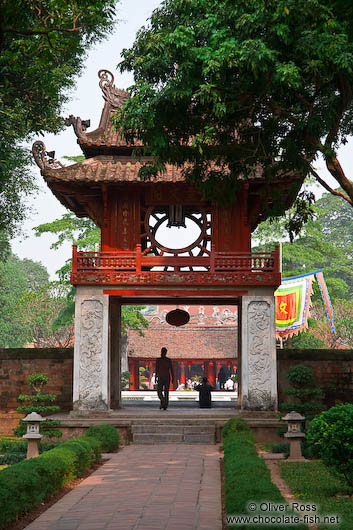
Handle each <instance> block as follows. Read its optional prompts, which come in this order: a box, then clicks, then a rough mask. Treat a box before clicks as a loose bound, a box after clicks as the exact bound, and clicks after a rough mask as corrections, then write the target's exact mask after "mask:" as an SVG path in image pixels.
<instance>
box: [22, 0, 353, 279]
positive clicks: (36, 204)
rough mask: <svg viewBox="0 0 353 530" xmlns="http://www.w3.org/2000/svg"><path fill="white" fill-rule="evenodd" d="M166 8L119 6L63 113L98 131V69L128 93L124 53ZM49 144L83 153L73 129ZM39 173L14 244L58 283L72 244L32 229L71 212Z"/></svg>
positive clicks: (347, 156) (347, 150)
mask: <svg viewBox="0 0 353 530" xmlns="http://www.w3.org/2000/svg"><path fill="white" fill-rule="evenodd" d="M160 3H161V2H160V0H122V1H121V2H120V5H119V6H118V18H119V22H118V24H117V26H116V29H115V32H114V34H113V35H112V36H111V37H110V38H109V39H108V40H106V41H104V42H103V43H101V44H100V45H98V46H96V48H94V49H92V50H91V51H90V52H89V55H88V58H87V61H86V67H85V70H84V72H83V75H82V76H81V77H80V79H78V81H77V85H76V88H75V89H74V90H73V92H72V97H71V100H70V103H69V104H68V105H67V107H66V108H65V110H64V112H63V113H62V114H63V116H64V117H66V116H69V115H70V114H73V115H74V116H80V117H81V118H82V119H90V120H91V127H90V130H94V129H95V128H96V127H97V126H98V122H99V118H100V114H101V110H102V107H103V99H102V93H101V90H100V88H99V85H98V77H97V73H98V70H100V69H107V70H110V71H111V72H113V74H114V76H115V85H116V86H117V87H119V88H127V87H128V86H129V85H131V84H132V82H133V79H132V75H131V74H127V73H124V74H120V73H118V72H117V71H116V67H117V64H118V63H119V61H120V54H121V51H122V49H123V48H128V47H130V46H131V45H132V44H133V42H134V39H135V35H136V32H137V31H138V29H139V28H140V27H141V26H142V25H144V24H145V22H146V20H147V19H148V18H149V17H150V15H151V13H152V11H153V9H155V8H156V7H158V5H160ZM39 139H42V138H39ZM43 141H44V143H45V144H46V147H47V150H48V151H52V150H55V152H56V155H55V156H56V158H59V159H60V158H61V157H63V156H64V155H78V154H82V153H81V151H80V149H79V147H78V145H77V143H76V136H75V134H74V131H73V128H72V127H68V128H67V129H66V130H65V131H63V132H62V133H60V134H58V135H53V134H47V135H45V137H44V139H43ZM352 148H353V142H352V141H351V142H349V143H348V144H347V145H346V146H345V147H344V148H342V150H341V151H340V160H341V163H342V164H343V167H344V169H345V170H346V171H347V174H348V176H349V177H351V170H352ZM65 163H67V161H66V162H65ZM320 166H321V167H320ZM318 169H320V172H321V174H323V173H322V172H323V171H324V169H323V164H320V165H319V166H318ZM33 171H34V174H35V175H36V178H37V181H38V182H39V185H40V192H39V193H38V194H37V196H36V197H35V198H34V199H33V200H31V202H30V205H31V206H32V208H33V210H34V212H33V214H32V215H31V217H30V219H29V220H28V221H27V223H26V225H25V227H24V229H25V230H24V231H25V234H26V238H23V237H22V238H18V239H15V240H13V242H12V248H13V251H14V253H15V254H17V255H18V256H19V257H20V258H30V259H33V260H34V261H40V262H42V263H43V264H44V265H45V267H46V268H47V269H48V271H49V273H50V276H51V279H55V271H56V270H58V269H59V268H60V267H61V266H62V265H63V264H64V263H65V261H66V260H67V259H68V258H69V257H70V256H71V245H70V244H69V243H68V244H67V245H64V246H63V247H62V248H61V249H60V250H51V249H50V245H51V244H52V242H53V241H55V238H54V237H51V236H49V235H43V236H41V237H40V238H37V237H35V236H34V233H33V231H32V228H33V227H34V226H38V225H39V224H42V223H47V222H50V221H53V220H54V219H57V218H58V217H60V216H61V215H62V214H63V213H65V212H66V211H67V210H65V208H64V207H63V206H61V204H60V203H59V201H58V200H57V199H56V198H55V197H54V196H53V195H52V193H51V192H50V190H49V189H48V188H47V186H46V184H45V183H44V182H43V180H42V179H41V177H40V174H39V168H37V166H34V167H33ZM331 183H332V181H331ZM320 194H321V191H320V192H317V191H316V195H318V196H319V195H320Z"/></svg>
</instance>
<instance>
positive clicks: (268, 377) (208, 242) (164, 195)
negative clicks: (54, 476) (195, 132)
mask: <svg viewBox="0 0 353 530" xmlns="http://www.w3.org/2000/svg"><path fill="white" fill-rule="evenodd" d="M98 75H99V79H100V82H99V84H100V87H101V89H102V92H103V97H104V100H105V103H104V108H103V111H102V116H101V120H100V123H99V126H98V128H97V129H96V130H94V131H92V132H87V128H88V127H89V125H90V123H89V120H81V118H79V117H78V118H75V117H73V116H70V118H69V119H67V120H66V123H67V125H70V124H72V125H73V127H74V131H75V133H76V136H77V142H78V144H79V145H80V147H81V149H82V152H83V154H84V155H85V157H86V160H84V161H83V162H80V163H77V164H73V165H70V166H68V167H64V166H62V164H60V163H59V162H58V161H56V160H55V158H54V153H53V152H51V153H48V152H47V151H46V148H45V146H44V144H43V143H42V142H35V143H34V145H33V153H34V157H35V160H36V163H37V164H38V166H39V167H40V169H41V174H42V176H43V177H44V179H45V181H46V182H47V184H48V186H49V187H50V189H51V190H52V192H53V193H54V195H55V196H56V197H57V198H58V199H59V201H60V202H61V203H62V204H63V205H64V206H65V207H67V208H68V209H69V210H71V211H73V212H75V213H76V215H77V216H78V217H89V218H91V219H92V220H93V221H94V222H95V223H96V224H97V225H98V226H99V227H100V228H101V248H100V250H99V251H97V252H79V251H77V248H76V247H75V246H74V247H73V255H72V273H71V283H72V284H73V285H75V286H76V314H75V353H74V411H75V412H76V413H77V414H79V415H80V414H90V413H97V412H109V411H110V410H111V409H114V408H118V407H120V357H119V337H120V318H121V306H122V304H130V305H131V304H136V303H138V304H176V303H178V304H179V303H180V304H183V305H192V304H201V305H205V304H206V305H207V304H211V305H222V304H223V305H229V304H236V305H238V313H239V322H238V326H239V344H238V350H239V352H240V356H239V372H240V378H239V386H240V396H239V399H240V407H241V408H242V409H248V410H276V407H277V377H276V341H275V325H274V322H275V319H274V291H275V290H276V288H277V287H278V286H279V285H280V283H281V274H280V259H279V249H278V248H276V249H275V250H274V251H273V252H268V253H252V252H251V233H252V231H253V230H254V229H255V228H256V226H257V224H258V223H259V222H260V221H262V220H264V219H265V218H266V213H265V203H266V202H267V203H269V202H271V194H270V189H269V184H268V183H266V182H265V179H264V178H263V176H262V174H261V171H260V170H259V169H257V170H256V173H255V174H254V176H253V178H250V179H248V180H246V181H245V180H244V182H243V183H242V184H241V185H240V186H239V189H238V191H237V192H236V193H235V196H234V202H233V204H232V206H230V207H227V208H224V207H220V206H219V205H216V204H211V203H209V202H207V201H205V200H203V198H202V197H201V195H200V194H199V193H198V192H197V190H196V189H195V188H193V186H192V185H191V184H189V183H186V182H185V181H184V179H183V176H182V170H181V169H180V168H177V167H174V166H168V167H167V169H166V171H165V172H164V173H161V174H159V176H158V177H157V178H155V179H153V180H152V181H142V180H141V179H140V178H139V176H138V172H139V169H140V167H141V166H142V165H143V164H146V163H148V161H149V160H150V159H149V158H148V157H142V158H141V159H140V160H136V159H134V158H133V156H132V151H133V146H131V145H129V144H127V143H126V141H125V139H124V138H123V137H122V135H121V134H120V133H119V131H118V130H114V128H113V125H112V123H111V117H112V115H113V114H114V113H115V112H116V110H117V109H118V108H119V107H121V106H122V105H124V103H125V101H126V99H127V98H128V97H129V95H128V93H127V92H125V91H124V90H120V89H118V88H116V87H115V85H114V78H113V75H112V74H111V73H110V72H108V71H106V70H101V71H100V72H99V74H98ZM271 186H276V187H277V189H280V190H281V192H282V196H283V201H284V203H285V204H286V205H287V206H288V207H289V206H290V204H291V202H292V201H293V199H294V197H295V195H296V191H297V189H298V186H300V182H299V183H298V179H297V178H296V177H295V175H288V178H287V180H286V182H285V183H283V178H281V179H280V180H279V179H278V182H276V181H273V182H272V184H271ZM293 190H294V191H293ZM175 227H179V230H181V231H182V232H183V231H185V232H187V233H188V234H189V235H190V236H191V239H190V238H189V240H188V242H187V244H184V245H183V246H182V247H181V248H178V244H177V243H176V240H175V238H172V237H171V238H170V239H169V240H168V241H167V242H166V240H165V235H164V236H163V238H161V234H162V233H163V231H164V234H165V233H168V232H166V231H168V230H171V231H173V228H175Z"/></svg>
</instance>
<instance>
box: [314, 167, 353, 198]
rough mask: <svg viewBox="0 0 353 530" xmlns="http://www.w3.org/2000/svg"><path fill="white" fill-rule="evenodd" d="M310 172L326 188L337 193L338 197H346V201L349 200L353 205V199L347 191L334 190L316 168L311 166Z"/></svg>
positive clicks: (334, 193) (333, 193)
mask: <svg viewBox="0 0 353 530" xmlns="http://www.w3.org/2000/svg"><path fill="white" fill-rule="evenodd" d="M310 173H311V174H312V175H313V176H314V177H315V178H316V180H317V181H318V182H319V183H320V184H321V186H323V187H324V188H325V190H327V191H329V192H330V193H332V195H337V196H338V197H342V199H344V200H345V201H347V202H348V203H349V204H350V205H351V206H353V200H352V199H351V198H350V197H349V196H348V195H346V194H345V193H342V192H341V191H337V190H334V189H333V188H331V186H329V185H328V184H327V182H325V181H324V180H323V179H322V178H321V177H320V176H319V175H318V173H317V172H316V171H315V169H314V168H313V167H312V166H310Z"/></svg>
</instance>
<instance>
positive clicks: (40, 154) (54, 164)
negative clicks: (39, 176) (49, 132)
mask: <svg viewBox="0 0 353 530" xmlns="http://www.w3.org/2000/svg"><path fill="white" fill-rule="evenodd" d="M32 153H33V156H34V160H35V161H36V164H37V166H38V167H40V169H45V168H50V169H58V168H60V167H64V166H63V164H62V163H61V162H59V160H56V158H55V151H47V148H46V147H45V144H44V143H43V142H41V141H40V140H37V141H36V142H34V144H33V145H32Z"/></svg>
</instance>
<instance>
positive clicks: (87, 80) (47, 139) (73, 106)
mask: <svg viewBox="0 0 353 530" xmlns="http://www.w3.org/2000/svg"><path fill="white" fill-rule="evenodd" d="M160 3H161V1H160V0H121V2H120V4H119V5H118V10H117V11H118V23H117V25H116V28H115V31H114V34H112V35H111V36H110V38H109V39H107V40H105V41H104V42H102V43H100V44H98V45H97V46H96V47H95V48H92V49H91V50H90V51H89V52H88V57H87V60H86V67H85V69H84V71H83V73H82V75H81V77H80V78H79V79H78V80H77V84H76V87H75V88H74V90H73V91H72V94H71V99H70V103H69V104H68V105H66V107H65V109H64V110H63V112H62V116H64V117H67V116H69V115H70V114H73V115H74V116H80V117H81V118H82V119H90V120H91V127H90V129H89V130H90V131H93V130H94V129H96V128H97V126H98V123H99V119H100V115H101V111H102V108H103V103H104V101H103V98H102V91H101V89H100V88H99V84H98V83H99V79H98V75H97V74H98V70H100V69H106V70H110V71H111V72H112V73H113V75H114V77H115V81H114V83H115V85H116V86H117V87H119V88H127V87H128V86H130V85H132V83H133V76H132V74H129V73H123V74H120V72H118V71H117V65H118V63H119V62H120V60H121V59H120V54H121V51H122V50H123V49H124V48H129V47H130V46H131V45H132V44H133V42H134V40H135V36H136V32H137V31H138V30H139V29H140V27H141V26H143V25H145V23H146V21H147V19H148V18H149V17H150V16H151V13H152V11H153V10H154V9H155V8H156V7H158V6H159V4H160ZM38 139H39V140H42V141H43V142H44V143H45V145H46V148H47V150H48V151H55V157H56V158H58V159H59V160H60V159H61V160H62V157H63V156H65V155H68V156H72V155H79V154H82V152H81V150H80V148H79V146H78V145H77V143H76V135H75V133H74V130H73V128H72V127H67V128H66V129H65V130H64V131H63V132H61V133H60V134H57V135H54V134H46V135H45V136H44V138H43V137H40V138H38ZM34 140H35V139H34ZM34 140H33V142H34ZM62 161H63V163H64V164H68V163H69V162H68V161H66V160H62ZM33 172H34V175H35V176H36V182H37V183H38V185H39V187H40V191H39V192H38V193H37V194H36V196H35V197H33V199H31V200H28V201H27V203H28V205H29V206H30V207H31V208H32V209H33V213H32V214H31V215H30V216H29V219H28V220H27V222H26V223H25V225H24V226H23V231H24V236H21V237H19V238H16V239H14V240H13V241H12V242H11V245H12V250H13V252H14V253H15V254H17V256H19V257H20V258H22V259H23V258H30V259H32V260H34V261H40V262H41V263H43V265H45V267H46V268H47V269H48V272H49V274H50V278H51V280H54V279H57V277H56V275H55V272H56V271H57V270H58V269H59V268H60V267H62V265H64V263H65V261H66V260H67V259H69V258H70V257H71V243H67V244H65V245H63V246H62V247H61V248H60V249H58V250H51V249H50V246H51V244H52V243H53V242H54V241H55V240H56V238H55V237H53V236H51V235H47V234H45V235H42V236H40V237H36V236H35V235H34V232H33V227H35V226H38V225H40V224H43V223H49V222H51V221H54V220H55V219H58V218H59V217H61V216H62V215H63V214H64V213H67V210H66V209H65V208H64V207H63V206H62V205H61V204H60V203H59V201H58V200H57V199H56V198H55V197H54V195H53V194H52V193H51V191H50V190H49V188H48V187H47V185H46V184H45V182H44V181H43V179H42V177H41V176H40V172H39V168H38V167H37V166H36V165H34V166H33Z"/></svg>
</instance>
